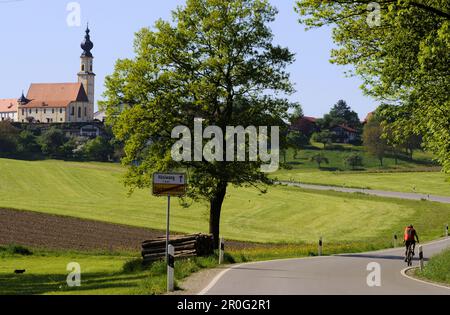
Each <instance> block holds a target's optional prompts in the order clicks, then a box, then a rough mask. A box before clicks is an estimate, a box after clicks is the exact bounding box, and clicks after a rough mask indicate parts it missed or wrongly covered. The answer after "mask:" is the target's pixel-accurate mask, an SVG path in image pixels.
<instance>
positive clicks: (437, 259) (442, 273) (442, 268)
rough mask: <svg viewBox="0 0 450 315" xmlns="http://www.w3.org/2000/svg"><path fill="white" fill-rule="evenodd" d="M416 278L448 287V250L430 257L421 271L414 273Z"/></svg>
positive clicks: (449, 274) (449, 268)
mask: <svg viewBox="0 0 450 315" xmlns="http://www.w3.org/2000/svg"><path fill="white" fill-rule="evenodd" d="M415 274H416V276H418V277H419V278H423V279H426V280H431V281H434V282H440V283H445V284H447V285H449V286H450V249H447V250H446V251H444V252H442V253H440V254H438V255H436V256H434V257H432V258H431V259H430V261H429V262H428V263H427V264H426V265H425V268H424V270H423V271H420V270H418V271H416V273H415Z"/></svg>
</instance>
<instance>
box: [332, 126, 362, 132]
mask: <svg viewBox="0 0 450 315" xmlns="http://www.w3.org/2000/svg"><path fill="white" fill-rule="evenodd" d="M336 127H340V128H342V129H344V130H346V131H348V132H352V133H356V132H357V131H356V129H353V128H350V127H348V126H345V125H338V126H336Z"/></svg>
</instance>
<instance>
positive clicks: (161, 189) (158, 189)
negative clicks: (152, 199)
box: [153, 173, 186, 197]
mask: <svg viewBox="0 0 450 315" xmlns="http://www.w3.org/2000/svg"><path fill="white" fill-rule="evenodd" d="M185 194H186V174H182V173H173V174H165V173H155V174H153V195H155V196H174V197H177V196H184V195H185Z"/></svg>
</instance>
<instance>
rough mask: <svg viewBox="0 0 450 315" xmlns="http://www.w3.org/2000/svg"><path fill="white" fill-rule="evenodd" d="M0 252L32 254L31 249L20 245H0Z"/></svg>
mask: <svg viewBox="0 0 450 315" xmlns="http://www.w3.org/2000/svg"><path fill="white" fill-rule="evenodd" d="M0 253H5V254H9V255H22V256H31V255H33V252H32V251H30V250H29V249H28V248H26V247H23V246H20V245H9V246H0Z"/></svg>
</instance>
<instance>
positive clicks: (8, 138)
mask: <svg viewBox="0 0 450 315" xmlns="http://www.w3.org/2000/svg"><path fill="white" fill-rule="evenodd" d="M18 137H19V130H18V129H16V128H14V126H13V125H11V123H10V122H9V121H0V154H2V155H3V156H8V155H11V154H15V153H16V152H17V142H18Z"/></svg>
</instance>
